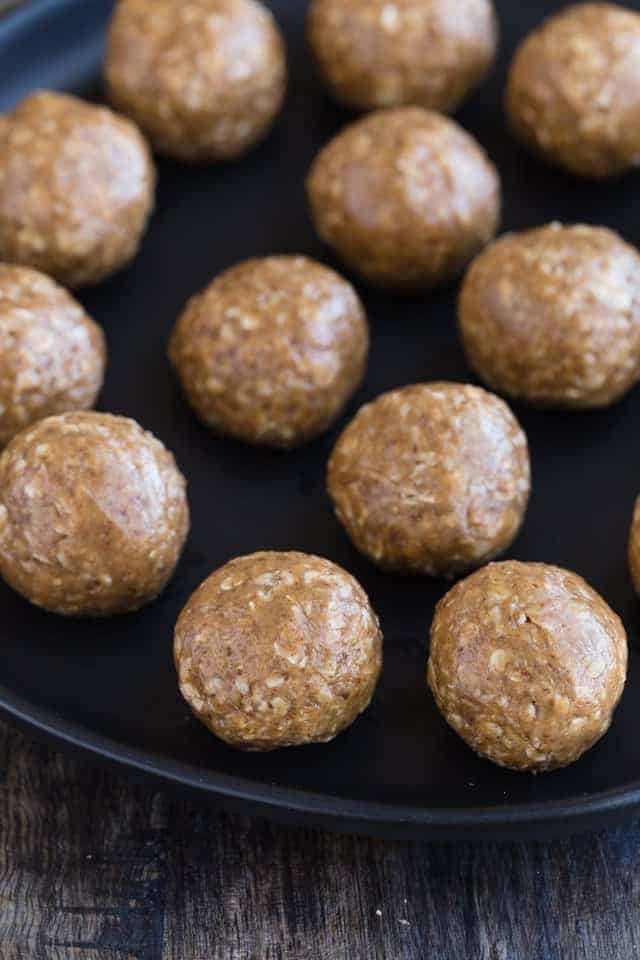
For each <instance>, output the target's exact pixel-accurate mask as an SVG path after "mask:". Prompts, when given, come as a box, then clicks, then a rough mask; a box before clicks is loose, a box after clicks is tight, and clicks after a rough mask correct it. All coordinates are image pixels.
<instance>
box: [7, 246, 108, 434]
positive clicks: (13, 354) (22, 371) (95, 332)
mask: <svg viewBox="0 0 640 960" xmlns="http://www.w3.org/2000/svg"><path fill="white" fill-rule="evenodd" d="M105 363H106V344H105V338H104V334H103V332H102V329H101V328H100V327H99V326H98V325H97V324H96V323H94V322H93V320H91V319H90V318H89V317H88V316H87V314H86V313H85V312H84V310H83V309H82V307H81V306H80V304H79V303H77V301H75V300H74V299H73V297H72V296H71V295H70V294H68V293H67V291H66V290H64V289H63V288H62V287H59V286H58V284H57V283H55V282H54V281H53V280H51V279H50V278H49V277H47V276H45V274H43V273H39V272H38V271H37V270H31V269H30V268H28V267H14V266H10V265H9V264H6V263H0V445H3V444H5V443H7V442H8V441H9V440H10V439H11V438H12V437H13V436H14V435H15V434H16V433H18V432H19V431H20V430H22V429H23V428H24V427H26V426H28V424H30V423H34V422H35V421H36V420H41V419H42V418H43V417H48V416H50V415H51V414H54V413H63V412H65V411H67V410H85V409H87V408H88V407H92V406H93V404H94V402H95V400H96V397H97V396H98V393H99V392H100V388H101V387H102V381H103V378H104V368H105Z"/></svg>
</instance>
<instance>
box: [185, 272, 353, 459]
mask: <svg viewBox="0 0 640 960" xmlns="http://www.w3.org/2000/svg"><path fill="white" fill-rule="evenodd" d="M368 347H369V335H368V328H367V321H366V317H365V313H364V310H363V307H362V304H361V303H360V300H359V299H358V296H357V294H356V292H355V291H354V289H353V287H352V286H351V284H349V283H347V281H346V280H344V279H343V278H342V277H340V276H339V275H338V274H337V273H335V272H334V271H333V270H330V269H328V268H327V267H324V266H322V265H321V264H319V263H316V262H314V261H313V260H309V259H308V258H307V257H299V256H298V257H295V256H273V257H265V258H262V259H253V260H247V261H245V262H244V263H241V264H238V265H237V266H235V267H232V268H231V269H229V270H226V271H225V272H224V273H222V274H221V275H220V276H219V277H217V278H216V279H215V280H214V281H213V283H212V284H211V285H210V286H209V287H208V288H207V289H206V290H205V291H204V292H203V293H201V294H200V295H198V296H196V297H194V298H193V299H192V300H191V301H190V302H189V304H188V305H187V308H186V310H185V311H184V313H183V314H182V316H181V317H180V319H179V320H178V323H177V324H176V327H175V330H174V332H173V335H172V337H171V342H170V347H169V356H170V358H171V361H172V363H173V365H174V367H175V369H176V371H177V373H178V375H179V377H180V380H181V382H182V386H183V388H184V391H185V393H186V395H187V397H188V399H189V402H190V404H191V405H192V407H193V408H194V410H195V411H196V413H197V414H198V416H199V417H200V419H201V420H202V421H203V422H204V423H205V424H206V425H207V426H209V427H211V429H213V430H215V431H216V432H217V433H220V434H230V435H231V436H234V437H237V438H238V439H240V440H244V441H245V442H247V443H252V444H256V445H258V446H268V447H280V448H291V447H296V446H299V445H300V444H302V443H305V442H306V441H308V440H310V439H312V438H313V437H315V436H317V435H318V434H320V433H322V432H323V431H325V430H327V429H328V428H329V427H330V426H331V424H332V423H333V422H334V421H335V420H336V418H337V417H338V416H339V414H340V413H341V412H342V410H343V408H344V407H345V405H346V404H347V402H348V400H349V399H350V398H351V396H352V394H353V393H354V391H355V390H356V388H357V387H358V386H359V385H360V383H361V381H362V378H363V376H364V371H365V366H366V360H367V353H368Z"/></svg>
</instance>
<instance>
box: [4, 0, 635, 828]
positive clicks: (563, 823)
mask: <svg viewBox="0 0 640 960" xmlns="http://www.w3.org/2000/svg"><path fill="white" fill-rule="evenodd" d="M100 2H101V0H100ZM84 3H85V0H23V2H22V3H21V4H20V5H19V6H17V7H11V6H10V7H9V9H8V10H6V9H5V10H3V11H0V45H6V44H8V43H12V42H16V41H18V40H19V37H20V34H21V32H24V31H29V30H31V29H33V28H34V27H35V26H36V25H37V24H38V23H40V22H41V21H42V19H43V18H46V17H49V16H55V17H56V18H58V17H64V16H65V15H68V13H69V11H71V10H73V9H74V8H78V7H80V6H81V5H83V4H84ZM0 711H2V713H3V715H4V716H5V718H8V719H12V720H13V721H15V722H16V723H18V724H20V725H22V726H24V727H26V728H27V729H29V730H31V731H32V732H33V733H34V734H36V735H37V734H40V735H42V736H44V737H45V738H47V739H49V740H51V741H52V742H53V743H54V745H57V746H59V747H68V748H71V749H75V750H77V751H83V752H84V753H85V754H88V755H90V756H91V757H92V758H93V759H94V760H96V761H98V760H102V761H106V762H107V763H109V764H111V765H114V766H116V767H119V768H120V769H121V770H123V772H124V771H125V770H127V769H128V770H129V771H130V772H132V773H136V774H139V775H142V776H143V777H145V778H147V779H153V780H155V781H156V784H157V785H158V786H160V785H161V784H164V785H165V786H173V787H178V788H183V789H185V790H188V791H191V792H194V793H197V794H200V795H206V796H207V797H208V798H210V799H211V800H213V801H215V800H218V801H219V803H220V804H222V805H225V804H226V805H227V806H229V807H231V808H233V807H234V806H235V807H243V809H245V810H252V811H254V812H258V813H259V814H261V815H263V816H266V817H270V816H271V817H272V818H274V819H281V820H282V819H286V818H287V817H290V816H291V815H294V816H295V817H297V818H298V821H299V822H304V823H306V824H307V825H308V826H313V825H314V823H315V824H316V825H318V824H319V823H321V824H322V826H324V827H327V826H328V827H333V828H335V829H341V830H347V831H350V832H362V833H376V834H380V833H382V834H384V833H391V832H396V833H397V832H398V831H400V832H402V833H403V834H404V835H407V834H410V835H414V836H415V834H416V833H419V834H420V835H421V836H422V837H423V838H425V839H426V838H429V839H439V838H440V839H446V840H451V839H454V840H455V839H456V838H458V839H463V838H464V839H469V836H470V835H471V834H473V833H476V832H480V833H484V832H485V831H486V834H485V836H484V837H482V838H483V839H485V838H486V839H488V838H491V839H494V838H499V837H500V834H501V833H502V834H503V835H505V836H507V837H510V838H513V837H514V836H524V835H530V833H531V830H532V829H533V828H535V827H537V826H539V827H540V828H542V829H543V831H544V832H545V834H546V835H548V834H550V833H552V832H556V833H557V832H558V831H560V832H561V833H563V834H568V833H571V832H577V831H580V830H589V829H594V828H595V827H596V826H603V825H604V824H605V822H606V821H613V820H616V819H617V820H620V819H622V818H623V817H629V816H630V815H631V814H632V812H633V810H634V808H638V807H640V778H637V779H635V780H632V781H630V782H629V783H628V784H627V785H625V786H618V787H613V788H610V789H607V790H599V791H597V792H595V793H589V794H585V795H582V796H577V797H573V798H571V799H565V800H548V801H536V802H527V803H517V804H509V803H505V804H498V805H494V806H473V807H464V808H459V807H442V808H438V807H427V806H415V807H414V806H407V805H406V804H396V803H392V802H388V801H387V802H383V801H377V800H356V799H353V798H343V797H338V796H332V795H331V794H324V793H318V792H315V791H307V790H303V789H301V788H292V787H283V786H279V785H278V784H277V783H270V782H257V781H255V780H251V779H249V778H247V777H238V776H233V775H230V774H226V773H222V772H218V771H210V770H205V769H200V768H198V767H196V766H193V765H192V764H187V763H181V762H179V761H176V760H172V759H170V758H167V757H164V756H162V755H161V754H157V753H154V752H153V751H149V750H144V749H142V748H140V747H129V746H127V745H125V744H123V743H121V742H119V741H118V740H115V739H113V738H111V737H108V736H105V735H103V734H100V733H96V732H95V731H93V730H92V729H91V728H90V727H87V726H86V725H83V724H78V723H75V722H74V721H71V720H66V719H64V718H63V717H61V716H59V715H58V714H57V713H56V712H55V711H53V710H50V709H47V708H44V707H41V706H38V705H37V704H35V703H33V702H32V701H30V700H28V699H26V698H24V697H22V696H21V695H19V694H17V693H15V692H14V691H13V690H11V689H10V688H8V687H6V686H5V685H3V684H0ZM525 776H526V774H525Z"/></svg>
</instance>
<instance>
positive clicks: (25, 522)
mask: <svg viewBox="0 0 640 960" xmlns="http://www.w3.org/2000/svg"><path fill="white" fill-rule="evenodd" d="M188 527H189V509H188V506H187V499H186V492H185V481H184V478H183V476H182V474H181V473H180V472H179V470H178V469H177V467H176V464H175V461H174V459H173V457H172V455H171V454H170V453H169V451H168V450H167V449H166V448H165V447H164V446H163V445H162V444H161V443H160V441H159V440H156V438H155V437H153V436H152V435H151V434H150V433H147V432H145V431H144V430H143V429H142V428H141V427H139V426H138V424H137V423H136V422H135V421H134V420H129V419H127V418H125V417H114V416H110V415H109V414H106V413H65V414H61V415H60V416H56V417H48V418H47V419H46V420H40V421H39V422H38V423H37V424H35V425H34V426H32V427H29V428H28V429H27V430H24V431H23V432H22V433H19V434H18V435H17V436H16V437H14V439H13V440H12V441H11V443H10V444H9V446H8V447H6V449H5V450H4V452H3V454H2V456H0V573H1V574H2V576H3V577H4V579H5V580H6V582H7V583H8V584H9V586H11V587H13V589H14V590H17V591H18V593H21V594H22V595H23V596H24V597H26V598H27V599H28V600H30V601H31V602H32V603H35V604H37V605H38V606H40V607H44V608H45V609H46V610H51V611H52V612H54V613H61V614H65V615H67V616H96V617H100V616H109V615H111V614H116V613H125V612H127V611H129V610H137V609H138V608H139V607H142V606H143V605H144V604H146V603H148V602H149V601H150V600H153V598H154V597H155V596H156V595H157V594H159V593H160V591H161V590H162V589H163V588H164V586H165V585H166V583H167V581H168V580H169V578H170V577H171V575H172V574H173V571H174V568H175V566H176V564H177V562H178V559H179V557H180V553H181V551H182V547H183V544H184V541H185V538H186V535H187V532H188Z"/></svg>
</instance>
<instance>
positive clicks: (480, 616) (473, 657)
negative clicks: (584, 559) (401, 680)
mask: <svg viewBox="0 0 640 960" xmlns="http://www.w3.org/2000/svg"><path fill="white" fill-rule="evenodd" d="M626 672H627V637H626V634H625V631H624V628H623V626H622V623H621V621H620V619H619V617H617V616H616V614H615V613H613V611H612V610H611V609H610V608H609V607H608V606H607V604H606V603H605V601H604V600H603V599H602V597H600V596H599V595H598V594H597V593H596V592H595V590H593V589H592V588H591V587H590V586H589V585H588V584H587V583H585V581H584V580H583V579H582V577H579V576H577V574H575V573H569V572H568V571H567V570H561V569H560V568H559V567H553V566H549V565H547V564H544V563H517V562H516V561H507V562H505V563H492V564H489V566H486V567H483V568H482V569H481V570H478V571H477V572H476V573H474V574H472V575H471V576H470V577H468V578H467V579H466V580H463V581H461V582H460V583H458V584H456V586H455V587H453V589H452V590H450V591H449V593H448V594H447V595H446V596H445V597H444V598H443V599H442V600H441V601H440V603H439V604H438V607H437V609H436V615H435V618H434V620H433V625H432V627H431V649H430V654H429V669H428V676H429V686H430V687H431V690H432V692H433V695H434V697H435V700H436V703H437V704H438V707H439V708H440V710H441V712H442V714H443V715H444V718H445V720H446V721H447V723H449V724H450V726H451V727H453V729H454V730H455V731H456V732H457V733H458V734H460V736H461V737H462V738H463V739H464V740H465V741H466V742H467V743H468V744H469V746H470V747H471V748H472V749H473V750H475V751H476V752H477V753H479V754H481V755H482V756H485V757H488V758H489V759H490V760H493V761H494V763H498V764H500V765H501V766H505V767H511V768H512V769H514V770H531V771H533V772H536V771H543V770H552V769H554V768H556V767H564V766H566V765H567V764H569V763H572V762H573V761H574V760H577V758H578V757H579V756H581V754H583V753H584V752H585V750H588V749H589V747H591V746H593V744H594V743H595V742H596V741H597V740H599V739H600V737H601V736H602V735H603V734H604V733H605V732H606V731H607V729H608V728H609V725H610V723H611V718H612V715H613V711H614V710H615V708H616V705H617V703H618V701H619V699H620V696H621V695H622V690H623V688H624V684H625V679H626Z"/></svg>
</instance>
